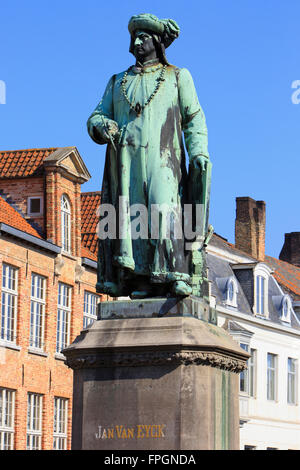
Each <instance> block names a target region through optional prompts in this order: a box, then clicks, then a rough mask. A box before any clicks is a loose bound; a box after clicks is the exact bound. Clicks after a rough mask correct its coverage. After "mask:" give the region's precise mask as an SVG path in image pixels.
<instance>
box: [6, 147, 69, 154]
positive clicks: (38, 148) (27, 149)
mask: <svg viewBox="0 0 300 470" xmlns="http://www.w3.org/2000/svg"><path fill="white" fill-rule="evenodd" d="M59 148H70V147H34V148H25V149H17V150H0V153H8V152H10V153H17V152H32V151H33V150H53V149H59Z"/></svg>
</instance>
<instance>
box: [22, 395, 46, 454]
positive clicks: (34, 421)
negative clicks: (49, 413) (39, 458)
mask: <svg viewBox="0 0 300 470" xmlns="http://www.w3.org/2000/svg"><path fill="white" fill-rule="evenodd" d="M42 416H43V395H40V394H39V393H32V392H29V393H28V394H27V434H26V449H27V450H41V449H42V425H43V422H42Z"/></svg>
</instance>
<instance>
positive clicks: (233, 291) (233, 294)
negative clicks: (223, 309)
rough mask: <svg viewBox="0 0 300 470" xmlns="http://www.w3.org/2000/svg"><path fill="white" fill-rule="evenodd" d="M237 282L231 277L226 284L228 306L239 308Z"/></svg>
mask: <svg viewBox="0 0 300 470" xmlns="http://www.w3.org/2000/svg"><path fill="white" fill-rule="evenodd" d="M237 292H238V286H237V282H236V280H235V279H234V278H233V277H230V278H229V279H228V281H227V284H226V304H227V305H230V306H231V307H236V306H237Z"/></svg>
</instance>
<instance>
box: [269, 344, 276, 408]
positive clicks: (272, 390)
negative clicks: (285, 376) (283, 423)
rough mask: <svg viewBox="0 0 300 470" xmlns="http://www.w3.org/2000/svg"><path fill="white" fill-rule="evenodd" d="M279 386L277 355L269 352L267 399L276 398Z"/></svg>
mask: <svg viewBox="0 0 300 470" xmlns="http://www.w3.org/2000/svg"><path fill="white" fill-rule="evenodd" d="M276 387H277V356H276V355H275V354H271V353H268V356H267V399H268V400H276Z"/></svg>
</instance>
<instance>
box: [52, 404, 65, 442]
mask: <svg viewBox="0 0 300 470" xmlns="http://www.w3.org/2000/svg"><path fill="white" fill-rule="evenodd" d="M67 428H68V400H67V399H65V398H59V397H56V398H54V427H53V449H56V450H66V449H67Z"/></svg>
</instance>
